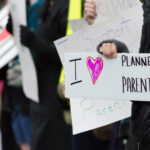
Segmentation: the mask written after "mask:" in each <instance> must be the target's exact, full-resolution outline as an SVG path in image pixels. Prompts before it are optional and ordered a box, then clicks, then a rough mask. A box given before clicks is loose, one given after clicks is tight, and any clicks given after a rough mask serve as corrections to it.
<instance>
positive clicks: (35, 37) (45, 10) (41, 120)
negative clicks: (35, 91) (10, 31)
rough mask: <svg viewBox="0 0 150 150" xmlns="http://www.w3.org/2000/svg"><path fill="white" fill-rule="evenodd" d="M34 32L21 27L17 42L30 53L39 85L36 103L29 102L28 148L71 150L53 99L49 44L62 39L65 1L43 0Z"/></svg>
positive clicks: (54, 65) (55, 61)
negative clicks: (19, 37)
mask: <svg viewBox="0 0 150 150" xmlns="http://www.w3.org/2000/svg"><path fill="white" fill-rule="evenodd" d="M38 12H39V15H40V24H39V28H38V33H37V34H36V33H34V32H33V31H31V30H29V29H28V27H25V26H21V30H20V35H21V43H22V44H23V45H25V46H26V47H28V48H29V49H31V50H32V52H33V56H34V62H35V66H36V70H37V76H38V85H39V99H40V102H39V103H35V102H32V103H31V119H32V121H31V149H32V150H47V149H52V150H59V149H61V150H71V139H70V131H69V128H68V127H67V126H66V124H65V122H64V120H63V116H62V110H61V106H60V103H59V99H58V96H57V84H58V79H59V74H60V70H61V62H60V60H59V57H58V54H57V51H56V48H55V46H54V44H53V41H54V40H56V39H59V38H61V37H63V36H65V33H66V25H67V14H68V0H46V1H45V3H44V5H43V7H42V8H41V9H40V10H38Z"/></svg>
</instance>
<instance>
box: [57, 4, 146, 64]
mask: <svg viewBox="0 0 150 150" xmlns="http://www.w3.org/2000/svg"><path fill="white" fill-rule="evenodd" d="M122 14H123V15H118V16H116V17H115V18H114V17H113V18H110V21H109V22H106V23H99V24H95V25H91V26H90V27H87V28H85V29H82V30H80V31H77V32H76V33H74V34H72V35H70V36H67V37H64V38H62V39H59V40H57V41H55V45H56V48H57V51H58V53H59V56H60V58H61V61H62V63H63V61H64V60H63V58H64V52H96V47H97V45H98V44H99V43H100V42H102V41H103V40H106V39H116V40H119V41H122V42H124V43H126V44H127V46H128V48H129V49H130V51H131V52H138V50H139V46H140V39H141V29H142V24H143V17H142V14H143V11H142V8H141V5H137V6H135V7H133V8H131V9H128V10H127V11H125V12H123V13H122ZM135 14H136V15H135Z"/></svg>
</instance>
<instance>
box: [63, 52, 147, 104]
mask: <svg viewBox="0 0 150 150" xmlns="http://www.w3.org/2000/svg"><path fill="white" fill-rule="evenodd" d="M65 56H66V57H65V71H66V72H65V79H66V80H65V85H66V97H69V98H72V97H74V98H92V99H101V100H102V99H104V100H133V101H134V100H135V101H150V54H135V53H134V54H133V53H132V54H125V53H124V54H118V57H117V58H116V59H107V58H105V57H104V56H102V55H99V54H98V53H93V54H92V53H66V54H65Z"/></svg>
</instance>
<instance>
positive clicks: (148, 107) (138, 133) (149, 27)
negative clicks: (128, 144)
mask: <svg viewBox="0 0 150 150" xmlns="http://www.w3.org/2000/svg"><path fill="white" fill-rule="evenodd" d="M143 10H144V21H143V23H144V24H143V27H142V38H141V46H140V51H139V52H140V53H150V38H149V37H150V1H149V0H144V1H143ZM112 43H115V42H114V41H107V45H106V44H105V45H103V47H102V44H101V48H100V49H99V51H100V52H101V53H103V54H104V55H105V56H107V57H109V58H113V55H114V57H116V55H117V52H120V51H119V47H120V46H119V45H118V44H117V43H115V45H116V47H117V48H113V49H112V48H110V47H111V45H112ZM121 45H122V44H121ZM106 46H107V47H106ZM116 49H117V50H116ZM111 51H112V52H111ZM121 51H123V49H121ZM132 132H133V135H134V137H135V139H136V148H135V149H134V150H136V149H137V150H150V103H149V102H133V105H132Z"/></svg>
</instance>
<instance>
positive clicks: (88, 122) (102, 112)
mask: <svg viewBox="0 0 150 150" xmlns="http://www.w3.org/2000/svg"><path fill="white" fill-rule="evenodd" d="M71 114H72V124H73V134H78V133H81V132H85V131H88V130H92V129H95V128H98V127H102V126H105V125H108V124H110V123H113V122H116V121H119V120H121V119H125V118H127V117H130V116H131V102H121V101H100V100H94V99H86V98H82V99H75V98H74V99H71Z"/></svg>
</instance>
